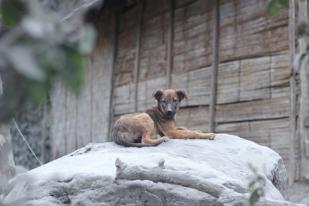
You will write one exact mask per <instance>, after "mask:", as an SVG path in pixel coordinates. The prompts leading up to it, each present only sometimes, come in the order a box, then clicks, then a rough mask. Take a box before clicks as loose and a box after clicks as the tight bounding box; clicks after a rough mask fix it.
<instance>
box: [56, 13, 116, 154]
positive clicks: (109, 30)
mask: <svg viewBox="0 0 309 206" xmlns="http://www.w3.org/2000/svg"><path fill="white" fill-rule="evenodd" d="M97 21H98V22H100V23H99V25H105V24H107V22H108V24H109V26H108V27H105V26H104V27H100V28H98V29H99V31H100V34H101V35H100V37H99V39H98V43H97V45H98V47H97V49H96V51H95V53H94V54H93V56H92V57H91V58H90V59H89V61H88V63H87V70H86V76H85V84H84V87H83V89H82V91H81V94H80V95H79V96H76V95H74V94H72V93H71V92H69V91H67V90H66V89H64V87H63V86H62V85H61V84H60V82H56V83H55V88H54V90H53V94H52V95H51V104H52V107H51V108H52V109H51V110H52V111H51V115H52V120H53V122H52V125H51V136H52V138H51V140H52V142H51V144H52V145H51V148H52V159H55V158H58V157H60V156H63V155H65V154H68V153H70V152H72V151H74V150H76V149H78V148H80V147H83V146H85V145H86V144H87V143H89V142H104V141H107V140H108V135H107V133H108V125H109V120H110V95H111V94H110V91H111V88H110V87H111V85H112V82H111V81H112V78H111V77H112V67H113V54H114V48H113V46H114V41H113V39H114V36H115V17H114V15H113V14H103V15H102V16H100V17H99V19H97ZM103 48H104V49H103Z"/></svg>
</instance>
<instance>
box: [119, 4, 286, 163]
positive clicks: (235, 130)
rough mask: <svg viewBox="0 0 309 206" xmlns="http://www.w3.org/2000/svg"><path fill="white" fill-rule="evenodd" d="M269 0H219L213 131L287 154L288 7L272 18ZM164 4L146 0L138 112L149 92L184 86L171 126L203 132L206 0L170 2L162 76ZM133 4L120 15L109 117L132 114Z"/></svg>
mask: <svg viewBox="0 0 309 206" xmlns="http://www.w3.org/2000/svg"><path fill="white" fill-rule="evenodd" d="M268 2H269V0H221V1H220V21H219V22H220V24H219V46H218V55H219V65H218V75H217V78H218V79H217V98H216V102H217V105H216V116H215V123H216V128H215V129H216V132H224V133H231V134H236V135H239V136H241V137H244V138H247V139H250V140H253V141H255V142H258V143H260V144H263V145H267V146H270V147H272V148H273V149H275V150H276V151H277V152H279V153H280V154H281V155H282V156H283V158H284V160H285V161H286V162H287V161H288V156H289V153H288V151H289V129H288V128H289V96H290V93H289V75H290V72H289V53H288V49H289V47H288V42H289V41H288V11H283V12H282V13H281V14H280V15H278V16H275V17H270V16H268V15H267V14H266V6H267V4H268ZM170 5H171V4H170V1H166V0H157V1H152V0H145V1H144V14H143V21H142V22H143V29H142V34H141V42H140V60H139V62H140V71H139V78H138V91H137V94H138V95H137V96H138V102H137V110H138V111H143V110H145V109H146V108H148V107H150V106H151V105H154V104H155V101H154V99H153V98H152V94H153V92H155V90H157V89H162V88H165V87H166V86H167V78H171V85H172V88H177V89H183V90H185V91H186V93H187V95H188V97H189V99H187V100H184V102H183V104H182V110H181V111H180V113H179V115H178V116H177V123H178V124H179V125H182V126H187V127H189V128H193V129H201V130H207V128H208V114H209V103H210V96H211V90H210V88H211V86H210V82H211V74H212V73H211V63H212V62H211V59H212V49H211V48H212V42H213V38H212V35H213V23H214V21H213V14H212V11H213V6H212V1H203V0H174V7H175V8H174V17H173V18H174V21H173V24H172V25H173V27H174V28H173V29H172V30H173V31H174V34H173V39H172V40H173V50H172V52H173V58H172V61H173V62H172V65H173V67H172V68H171V77H167V74H168V69H169V68H168V66H169V62H168V61H167V59H168V45H169V36H168V33H169V31H170V30H169V29H170V28H169V27H170V26H171V24H170V23H169V22H170V21H169V18H170V16H171V15H170V13H169V12H170V10H169V9H170ZM137 11H138V8H137V7H136V8H133V9H131V10H128V11H126V12H124V13H122V14H121V15H120V33H119V39H118V43H119V46H118V48H117V49H118V51H119V52H118V53H117V56H116V70H115V72H116V75H115V90H114V107H115V113H114V116H115V119H117V117H118V116H119V115H121V114H124V113H130V112H133V111H134V96H135V91H134V88H135V86H134V83H133V82H134V81H133V80H134V67H135V65H134V59H135V55H136V48H137V47H136V43H137V37H138V35H137V33H136V31H137V27H138V22H139V21H138V12H137Z"/></svg>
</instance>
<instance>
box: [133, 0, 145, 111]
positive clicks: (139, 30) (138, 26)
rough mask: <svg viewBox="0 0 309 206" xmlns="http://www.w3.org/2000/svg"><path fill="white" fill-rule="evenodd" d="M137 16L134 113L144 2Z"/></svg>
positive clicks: (135, 108) (136, 105)
mask: <svg viewBox="0 0 309 206" xmlns="http://www.w3.org/2000/svg"><path fill="white" fill-rule="evenodd" d="M138 6H139V16H138V25H137V31H136V50H135V60H134V111H135V112H137V110H138V82H139V73H140V53H141V51H140V50H141V41H142V31H143V30H142V29H143V16H144V0H141V1H139V4H138Z"/></svg>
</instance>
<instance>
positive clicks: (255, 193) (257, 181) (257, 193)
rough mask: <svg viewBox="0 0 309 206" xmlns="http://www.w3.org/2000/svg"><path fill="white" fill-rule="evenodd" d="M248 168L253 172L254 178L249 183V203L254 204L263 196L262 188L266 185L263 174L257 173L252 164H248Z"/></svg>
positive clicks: (251, 205) (253, 205) (252, 205)
mask: <svg viewBox="0 0 309 206" xmlns="http://www.w3.org/2000/svg"><path fill="white" fill-rule="evenodd" d="M249 168H250V170H251V171H252V172H253V174H254V178H253V179H252V181H251V182H250V183H249V191H250V197H249V204H250V206H255V205H256V204H257V203H258V202H259V201H260V199H261V198H262V197H264V188H265V186H266V179H265V177H264V176H262V175H261V174H259V173H258V171H257V169H256V168H255V167H254V166H253V165H249Z"/></svg>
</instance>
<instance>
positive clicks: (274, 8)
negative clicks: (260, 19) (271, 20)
mask: <svg viewBox="0 0 309 206" xmlns="http://www.w3.org/2000/svg"><path fill="white" fill-rule="evenodd" d="M279 10H280V3H279V1H278V0H272V1H271V2H270V3H269V4H268V6H267V9H266V11H267V13H268V14H269V15H271V16H275V15H277V14H278V13H279Z"/></svg>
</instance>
